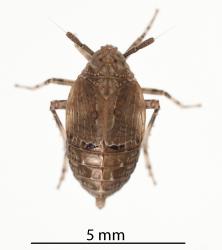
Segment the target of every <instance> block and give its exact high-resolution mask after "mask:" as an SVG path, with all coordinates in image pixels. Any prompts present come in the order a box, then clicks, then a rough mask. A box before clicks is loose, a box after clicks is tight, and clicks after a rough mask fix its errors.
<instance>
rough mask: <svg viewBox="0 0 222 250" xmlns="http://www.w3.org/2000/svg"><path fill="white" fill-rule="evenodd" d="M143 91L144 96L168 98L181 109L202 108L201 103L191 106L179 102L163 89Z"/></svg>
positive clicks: (144, 89) (146, 89)
mask: <svg viewBox="0 0 222 250" xmlns="http://www.w3.org/2000/svg"><path fill="white" fill-rule="evenodd" d="M142 91H143V93H144V94H150V95H162V96H165V97H166V98H168V99H170V100H171V101H172V102H174V103H175V104H176V105H178V106H179V107H181V108H195V107H201V104H200V103H197V104H190V105H186V104H183V103H181V102H180V101H178V100H177V99H176V98H174V97H172V96H171V95H170V94H169V93H168V92H166V91H164V90H161V89H153V88H142Z"/></svg>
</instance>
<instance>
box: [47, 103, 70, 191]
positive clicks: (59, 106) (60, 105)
mask: <svg viewBox="0 0 222 250" xmlns="http://www.w3.org/2000/svg"><path fill="white" fill-rule="evenodd" d="M66 105H67V101H66V100H60V101H52V102H51V105H50V111H51V112H52V114H53V117H54V119H55V121H56V124H57V126H58V128H59V131H60V133H61V135H62V137H63V140H64V145H65V154H64V160H63V165H62V172H61V176H60V179H59V183H58V185H57V188H58V189H59V188H60V186H61V184H62V182H63V180H64V179H65V175H66V172H67V169H68V162H67V155H66V132H65V129H64V126H63V125H62V122H61V120H60V119H59V116H58V114H57V112H56V110H57V109H66Z"/></svg>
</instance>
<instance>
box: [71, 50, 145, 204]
mask: <svg viewBox="0 0 222 250" xmlns="http://www.w3.org/2000/svg"><path fill="white" fill-rule="evenodd" d="M145 108H146V107H145V102H144V98H143V94H142V89H141V88H140V86H139V84H138V83H137V82H136V80H135V78H134V76H133V74H132V72H131V71H130V69H129V67H128V65H127V64H126V61H125V58H124V56H123V55H122V54H121V53H120V52H118V51H117V49H116V48H114V47H112V46H105V47H102V48H101V49H100V50H99V51H98V52H96V53H95V54H94V55H93V57H92V59H91V60H90V61H89V63H88V64H87V66H86V68H85V69H84V70H83V72H82V73H81V75H80V76H79V77H78V79H77V80H76V82H75V85H74V86H73V87H72V88H71V91H70V94H69V97H68V101H67V107H66V134H67V156H68V159H69V162H70V166H71V168H72V170H73V173H74V175H75V177H76V178H77V179H78V180H79V181H80V183H81V184H82V186H83V187H84V188H85V189H86V190H87V191H89V192H90V193H91V194H92V195H94V196H95V197H96V198H97V200H103V199H105V197H107V196H108V195H110V194H112V193H114V192H115V191H117V190H118V189H120V188H121V187H122V186H123V184H124V183H125V182H126V181H127V180H128V179H129V177H130V175H131V173H132V172H133V170H134V168H135V165H136V162H137V159H138V155H139V148H140V145H141V142H142V139H143V135H144V127H145Z"/></svg>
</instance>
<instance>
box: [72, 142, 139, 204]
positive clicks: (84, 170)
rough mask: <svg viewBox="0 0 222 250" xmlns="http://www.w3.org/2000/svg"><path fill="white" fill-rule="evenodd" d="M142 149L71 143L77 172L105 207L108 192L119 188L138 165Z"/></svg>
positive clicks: (74, 172) (87, 187) (97, 202)
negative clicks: (104, 149)
mask: <svg viewBox="0 0 222 250" xmlns="http://www.w3.org/2000/svg"><path fill="white" fill-rule="evenodd" d="M138 156H139V149H138V148H136V149H134V150H131V151H124V152H112V153H107V152H95V151H90V150H84V149H80V148H77V147H75V146H72V145H69V146H68V158H69V163H70V166H71V169H72V171H73V174H74V176H75V177H76V178H77V180H78V181H79V182H80V183H81V185H82V186H83V188H84V189H86V190H87V191H88V192H89V193H90V194H92V195H93V196H94V197H95V198H96V204H97V206H98V207H100V208H101V207H102V206H103V205H104V203H105V199H106V197H107V196H109V195H111V194H113V193H114V192H116V191H117V190H119V189H120V188H121V187H122V186H123V185H124V184H125V183H126V182H127V181H128V179H129V178H130V175H131V174H132V172H133V171H134V169H135V166H136V163H137V160H138Z"/></svg>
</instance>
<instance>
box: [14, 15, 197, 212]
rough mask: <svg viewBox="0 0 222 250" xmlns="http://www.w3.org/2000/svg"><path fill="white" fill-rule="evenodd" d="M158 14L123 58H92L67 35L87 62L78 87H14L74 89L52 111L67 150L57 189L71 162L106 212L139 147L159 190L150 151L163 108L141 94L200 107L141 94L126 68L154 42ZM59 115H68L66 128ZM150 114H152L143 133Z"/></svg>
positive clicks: (111, 53)
mask: <svg viewBox="0 0 222 250" xmlns="http://www.w3.org/2000/svg"><path fill="white" fill-rule="evenodd" d="M157 13H158V10H156V12H155V14H154V16H153V18H152V19H151V21H150V23H149V25H148V26H147V27H146V29H145V31H144V32H143V33H142V35H141V36H139V37H138V39H136V40H135V41H134V42H133V43H132V45H131V46H130V47H129V48H128V49H127V51H126V52H125V53H124V54H122V53H120V52H119V51H118V50H117V48H115V47H113V46H111V45H107V46H104V47H101V49H100V50H98V51H97V52H93V51H92V50H91V49H90V48H89V47H88V46H87V45H85V44H83V43H81V42H80V40H79V39H78V38H77V37H76V36H75V35H74V34H72V33H70V32H67V34H66V35H67V37H68V38H69V39H71V40H72V41H73V42H74V44H75V46H76V48H77V49H78V50H79V51H80V53H81V54H82V55H83V56H84V57H85V58H86V59H87V60H88V64H87V65H86V67H85V69H84V70H83V71H82V73H81V74H80V75H79V76H78V78H77V79H76V80H75V81H74V80H69V79H61V78H50V79H48V80H46V81H44V82H43V83H41V84H38V85H35V86H33V87H28V86H22V85H16V86H17V87H22V88H26V89H38V88H39V87H42V86H45V85H47V84H50V83H55V84H60V85H67V86H71V90H70V93H69V96H68V100H55V101H52V102H51V105H50V110H51V112H52V114H53V116H54V118H55V121H56V123H57V125H58V127H59V130H60V132H61V135H62V136H63V139H64V142H65V148H66V150H65V156H64V163H63V168H62V174H61V177H60V181H59V185H58V187H59V186H60V184H61V183H62V181H63V179H64V177H65V173H66V170H67V160H68V162H69V165H70V167H71V169H72V171H73V174H74V176H75V177H76V179H77V180H78V181H79V182H80V183H81V185H82V186H83V188H85V189H86V190H87V191H88V192H89V193H90V194H92V195H93V196H94V197H95V198H96V205H97V206H98V207H99V208H102V207H103V206H104V204H105V199H106V197H107V196H109V195H111V194H113V193H114V192H116V191H117V190H119V189H120V188H121V187H122V186H123V185H124V184H125V183H126V182H127V181H128V180H129V178H130V175H131V174H132V172H133V171H134V169H135V166H136V163H137V160H138V157H139V151H140V148H141V147H142V148H143V151H144V155H145V160H146V166H147V168H148V170H149V175H150V177H151V178H152V180H153V182H154V184H155V180H154V177H153V173H152V168H151V163H150V160H149V155H148V150H147V148H148V137H149V134H150V131H151V128H152V126H153V124H154V121H155V118H156V116H157V114H158V111H159V109H160V106H159V101H158V100H153V99H152V100H144V97H143V94H151V95H163V96H165V97H167V98H169V99H170V100H171V101H173V102H174V103H175V104H177V105H179V106H180V107H183V108H187V107H197V106H200V105H199V104H196V105H183V104H182V103H181V102H179V101H178V100H177V99H175V98H173V97H172V96H171V95H170V94H169V93H167V92H166V91H164V90H159V89H154V88H141V87H140V85H139V84H138V82H137V81H136V79H135V78H134V75H133V73H132V72H131V71H130V69H129V66H128V64H127V63H126V59H127V58H128V57H129V56H130V55H131V54H133V53H136V52H137V51H138V50H140V49H143V48H144V47H146V46H148V45H150V44H152V43H153V42H154V38H149V39H147V40H144V38H145V36H146V34H147V32H148V31H149V29H150V28H151V26H152V24H153V22H154V19H155V18H156V15H157ZM143 40H144V41H143ZM57 109H65V110H66V128H64V127H63V125H62V122H61V121H60V118H59V116H58V114H57V112H56V110H57ZM146 109H153V112H152V115H151V118H150V120H149V122H148V123H147V127H146V129H145V115H146Z"/></svg>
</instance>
